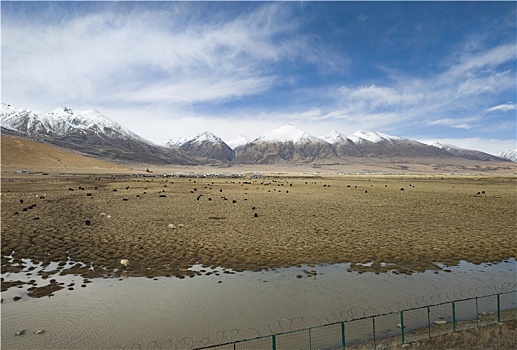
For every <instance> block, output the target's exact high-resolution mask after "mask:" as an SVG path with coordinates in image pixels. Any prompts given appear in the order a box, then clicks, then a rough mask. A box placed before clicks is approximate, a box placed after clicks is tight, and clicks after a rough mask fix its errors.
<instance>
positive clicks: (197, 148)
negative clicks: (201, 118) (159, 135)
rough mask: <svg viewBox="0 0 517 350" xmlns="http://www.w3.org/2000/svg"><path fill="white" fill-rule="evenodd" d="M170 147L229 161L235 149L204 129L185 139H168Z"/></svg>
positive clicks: (196, 155) (201, 156) (199, 155)
mask: <svg viewBox="0 0 517 350" xmlns="http://www.w3.org/2000/svg"><path fill="white" fill-rule="evenodd" d="M167 144H168V145H170V146H171V147H177V148H179V149H180V150H182V151H184V152H185V153H187V154H189V155H191V156H194V157H200V158H208V159H215V160H220V161H222V162H231V161H232V160H233V159H234V158H235V151H234V150H233V149H231V148H230V147H229V146H228V145H227V144H226V143H225V142H224V141H223V140H222V139H221V138H220V137H217V136H215V135H214V134H212V133H211V132H208V131H205V132H204V133H201V134H199V135H197V136H195V137H193V138H190V139H187V140H185V141H179V142H178V141H176V142H174V141H172V140H171V141H169V142H168V143H167Z"/></svg>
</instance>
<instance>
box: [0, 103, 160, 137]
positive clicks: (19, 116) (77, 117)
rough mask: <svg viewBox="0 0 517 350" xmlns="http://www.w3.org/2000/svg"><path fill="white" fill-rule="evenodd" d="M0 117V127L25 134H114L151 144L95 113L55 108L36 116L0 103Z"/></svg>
mask: <svg viewBox="0 0 517 350" xmlns="http://www.w3.org/2000/svg"><path fill="white" fill-rule="evenodd" d="M0 116H1V122H2V126H4V127H6V128H8V129H12V130H18V131H21V132H26V133H28V134H32V133H36V134H38V133H40V134H41V133H43V134H57V135H68V134H70V133H71V132H73V131H78V130H81V131H84V132H86V131H88V130H89V131H94V132H96V133H110V134H111V133H113V132H115V133H118V134H119V137H120V136H122V137H129V138H134V139H138V140H140V141H143V142H146V143H150V141H147V140H145V139H143V138H142V137H140V136H138V135H136V134H135V133H133V132H131V131H129V130H128V129H127V128H125V127H123V126H122V125H120V124H118V123H117V122H115V121H113V120H111V119H109V118H107V117H105V116H104V115H103V114H102V113H100V112H99V111H97V110H95V109H91V110H86V111H79V110H74V109H72V108H69V107H58V108H55V109H53V110H51V111H50V112H36V111H31V110H29V109H25V108H16V107H12V106H10V105H6V104H4V103H2V108H1V111H0Z"/></svg>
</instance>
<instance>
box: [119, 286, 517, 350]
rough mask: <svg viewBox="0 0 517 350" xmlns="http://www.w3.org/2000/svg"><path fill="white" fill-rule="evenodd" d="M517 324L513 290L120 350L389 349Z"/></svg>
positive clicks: (516, 291) (284, 321)
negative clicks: (322, 321)
mask: <svg viewBox="0 0 517 350" xmlns="http://www.w3.org/2000/svg"><path fill="white" fill-rule="evenodd" d="M516 319H517V290H513V291H507V292H501V293H497V294H491V295H486V296H482V297H470V298H464V299H458V300H454V301H447V302H442V303H436V304H432V305H426V306H419V307H414V308H409V309H405V310H401V311H393V312H387V313H384V314H378V315H370V316H363V317H359V318H353V319H349V320H346V321H345V320H342V321H335V322H328V323H326V324H319V325H318V324H316V325H312V324H311V320H308V321H307V320H302V321H303V322H301V323H296V322H294V321H293V320H282V321H279V326H280V328H281V329H282V331H281V332H276V333H274V332H272V331H271V333H270V334H266V335H264V334H260V333H259V332H248V331H246V332H242V331H238V330H234V331H232V332H230V333H229V334H223V333H221V334H220V335H219V336H218V337H217V340H216V341H215V342H214V341H210V340H209V339H206V338H205V339H204V340H203V341H200V342H197V343H194V342H188V341H185V340H183V341H182V342H180V343H177V344H174V343H172V342H171V341H166V342H164V343H161V344H159V343H157V342H150V343H148V344H133V345H132V346H130V347H119V348H118V349H199V350H201V349H217V350H236V349H246V350H248V349H271V350H280V349H311V350H312V349H327V350H331V349H356V350H360V349H389V348H392V347H396V346H400V345H402V344H407V343H414V342H418V341H421V340H424V339H428V338H432V337H437V336H440V335H443V334H449V333H452V332H455V331H463V330H468V329H471V328H478V327H483V326H487V325H491V324H496V323H501V322H504V321H509V320H516ZM283 323H285V324H283ZM296 326H305V327H300V328H299V329H295V328H296ZM269 329H270V330H271V328H269ZM232 337H233V339H232V340H230V338H232ZM187 339H188V338H187Z"/></svg>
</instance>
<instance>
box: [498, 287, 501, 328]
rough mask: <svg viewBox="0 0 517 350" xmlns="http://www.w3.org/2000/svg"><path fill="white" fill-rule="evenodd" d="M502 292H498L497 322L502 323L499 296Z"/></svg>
mask: <svg viewBox="0 0 517 350" xmlns="http://www.w3.org/2000/svg"><path fill="white" fill-rule="evenodd" d="M500 295H501V294H497V323H501V300H500V298H499V296H500Z"/></svg>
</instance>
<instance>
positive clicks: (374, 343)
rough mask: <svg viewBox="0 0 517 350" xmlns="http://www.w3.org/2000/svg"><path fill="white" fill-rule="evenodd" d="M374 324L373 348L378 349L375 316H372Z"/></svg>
mask: <svg viewBox="0 0 517 350" xmlns="http://www.w3.org/2000/svg"><path fill="white" fill-rule="evenodd" d="M372 325H373V348H374V349H377V345H376V339H375V317H372Z"/></svg>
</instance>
